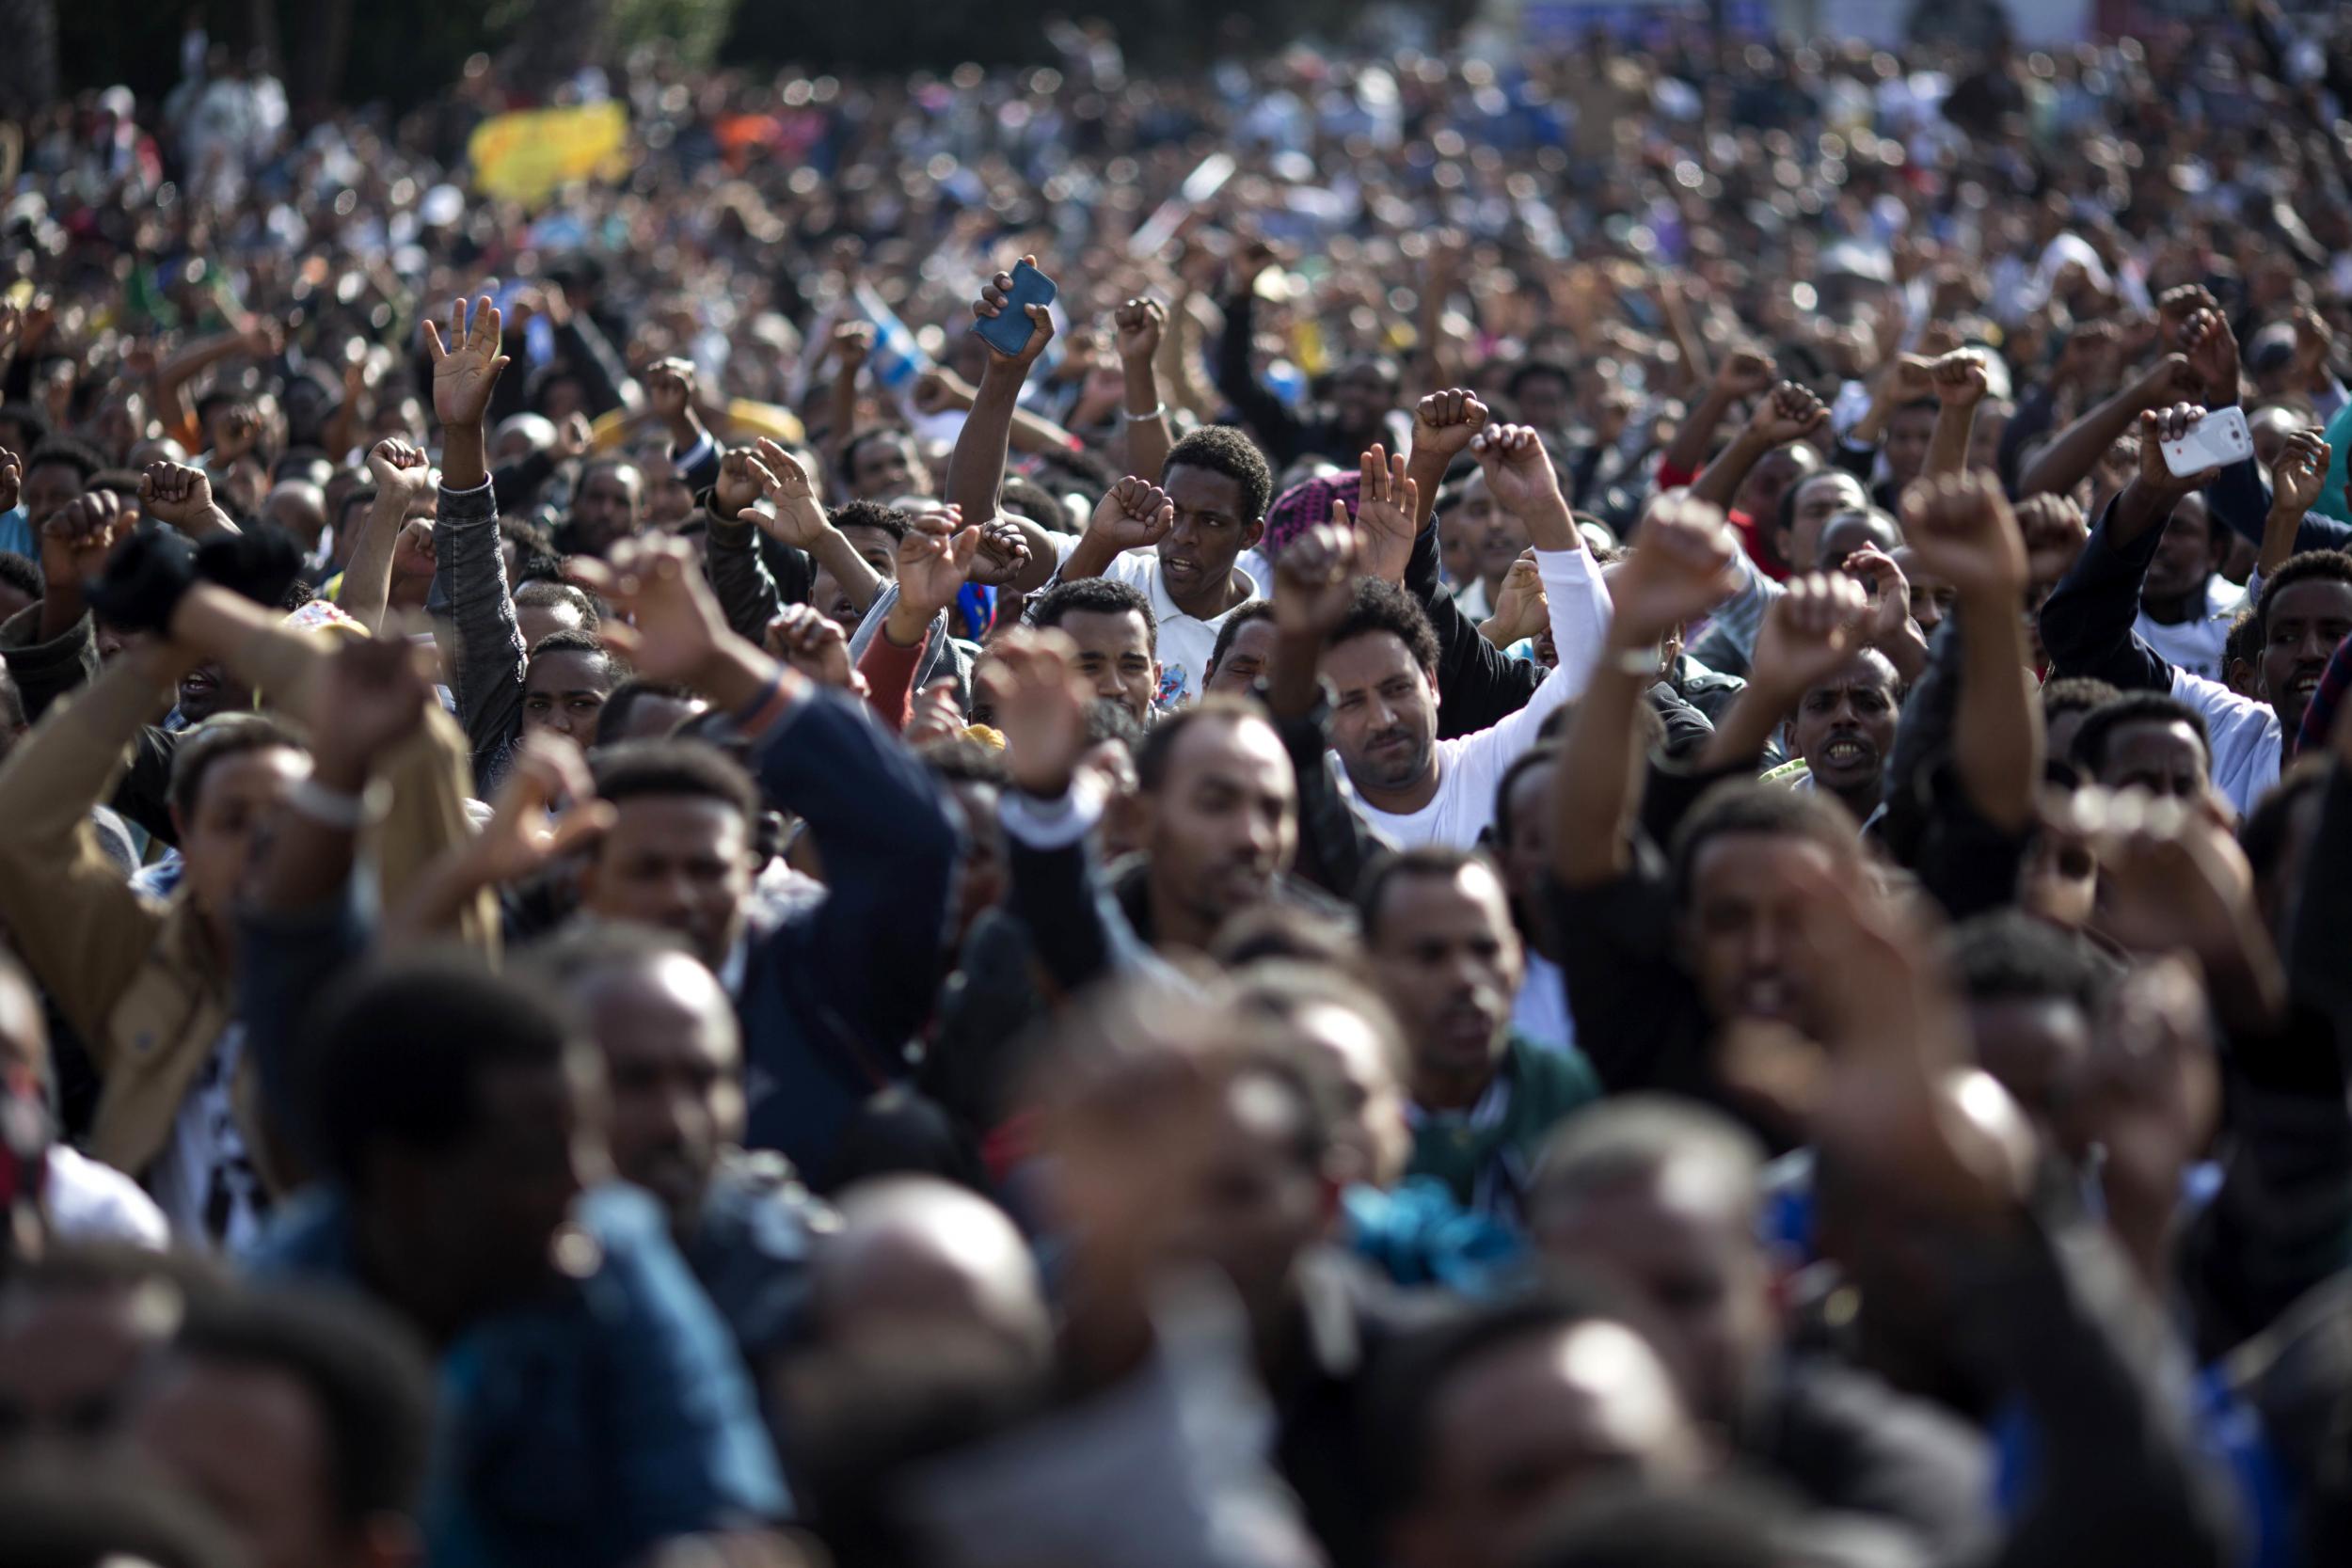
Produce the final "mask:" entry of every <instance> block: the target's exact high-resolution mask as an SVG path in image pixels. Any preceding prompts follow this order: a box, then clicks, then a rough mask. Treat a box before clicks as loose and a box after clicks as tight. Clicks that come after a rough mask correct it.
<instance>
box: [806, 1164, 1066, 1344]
mask: <svg viewBox="0 0 2352 1568" xmlns="http://www.w3.org/2000/svg"><path fill="white" fill-rule="evenodd" d="M840 1208H841V1228H840V1230H838V1231H837V1232H835V1233H834V1235H832V1236H830V1237H828V1238H827V1239H826V1241H825V1244H824V1246H823V1248H822V1249H821V1250H820V1251H819V1252H818V1255H817V1261H816V1268H815V1270H814V1273H813V1275H812V1276H811V1291H812V1298H811V1309H812V1314H813V1317H814V1321H815V1323H816V1324H817V1330H818V1338H821V1339H823V1340H824V1341H826V1342H827V1343H829V1344H831V1345H833V1346H834V1347H836V1348H842V1347H847V1346H850V1345H851V1344H852V1343H853V1342H855V1341H859V1340H870V1339H882V1338H891V1337H894V1336H895V1337H900V1338H907V1339H915V1340H919V1339H921V1338H927V1337H929V1336H930V1335H931V1334H933V1333H934V1332H944V1331H953V1330H968V1329H972V1328H978V1329H981V1330H983V1331H984V1332H986V1333H987V1334H988V1335H990V1336H991V1337H992V1338H996V1339H999V1340H1001V1341H1003V1342H1004V1343H1005V1344H1007V1345H1008V1346H1009V1347H1011V1348H1013V1349H1016V1350H1019V1351H1021V1352H1023V1353H1024V1354H1032V1355H1034V1356H1036V1357H1037V1358H1039V1359H1040V1360H1042V1359H1043V1358H1044V1356H1045V1355H1046V1354H1047V1351H1048V1348H1049V1345H1050V1342H1051V1338H1052V1328H1051V1325H1050V1323H1049V1322H1048V1320H1047V1316H1046V1310H1045V1298H1044V1292H1043V1290H1042V1288H1041V1285H1040V1283H1039V1281H1038V1274H1037V1262H1036V1259H1033V1258H1032V1257H1031V1256H1030V1255H1029V1248H1028V1243H1026V1242H1025V1241H1024V1240H1023V1239H1022V1236H1021V1232H1020V1231H1019V1230H1017V1229H1015V1228H1014V1227H1013V1224H1012V1221H1010V1220H1009V1219H1008V1218H1006V1217H1005V1213H1004V1211H1002V1210H1001V1209H998V1208H997V1207H996V1206H995V1205H994V1204H992V1203H990V1202H988V1201H987V1200H986V1199H984V1198H981V1197H979V1196H976V1195H975V1194H973V1193H971V1192H969V1191H967V1190H965V1189H964V1188H961V1187H958V1186H955V1185H952V1184H951V1183H948V1182H946V1181H940V1180H934V1179H932V1178H930V1177H914V1176H909V1177H890V1178H885V1179H882V1180H875V1181H867V1182H861V1183H860V1184H858V1185H857V1186H855V1187H852V1188H850V1190H849V1191H848V1192H847V1193H845V1194H843V1195H842V1197H841V1204H840Z"/></svg>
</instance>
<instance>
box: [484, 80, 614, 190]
mask: <svg viewBox="0 0 2352 1568" xmlns="http://www.w3.org/2000/svg"><path fill="white" fill-rule="evenodd" d="M627 147H628V110H626V109H624V108H622V107H621V105H620V104H618V103H583V104H580V105H579V106H577V107H574V108H566V109H517V110H516V111H515V112H514V113H512V114H504V115H496V116H493V117H492V118H490V119H485V120H484V121H483V122H482V123H481V124H479V125H477V126H475V127H474V130H473V135H471V136H470V137H469V138H468V139H467V142H466V156H467V158H468V159H469V161H470V162H471V163H472V165H473V183H474V189H476V190H478V191H482V192H484V193H485V194H486V195H489V196H494V197H497V198H501V200H509V201H521V202H525V203H537V202H541V201H545V200H547V199H548V198H549V197H551V196H553V195H554V194H555V193H556V191H557V190H558V189H559V188H560V187H562V186H564V185H567V184H570V183H571V182H573V181H575V180H617V179H619V178H620V177H621V176H622V175H624V174H626V173H628V157H627V155H626V152H627Z"/></svg>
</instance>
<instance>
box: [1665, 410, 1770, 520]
mask: <svg viewBox="0 0 2352 1568" xmlns="http://www.w3.org/2000/svg"><path fill="white" fill-rule="evenodd" d="M1768 451H1772V448H1771V447H1770V446H1769V445H1767V444H1766V443H1765V442H1764V441H1763V440H1762V439H1760V438H1759V437H1757V436H1755V435H1753V434H1752V433H1750V432H1748V431H1744V430H1743V431H1741V432H1740V434H1739V435H1738V436H1735V437H1733V439H1732V443H1731V445H1729V446H1727V447H1725V448H1724V450H1723V451H1721V452H1720V453H1718V454H1717V455H1716V458H1715V461H1714V462H1712V463H1709V464H1708V466H1707V469H1706V471H1705V472H1703V473H1701V474H1700V475H1699V477H1698V478H1696V479H1694V480H1692V482H1691V494H1692V497H1693V498H1695V499H1699V500H1703V501H1711V502H1713V503H1714V504H1715V505H1717V506H1720V507H1722V508H1724V510H1725V511H1729V510H1730V509H1731V498H1732V497H1734V496H1736V495H1738V494H1739V493H1740V483H1741V482H1742V481H1743V480H1745V479H1746V478H1747V477H1748V470H1749V469H1751V468H1753V467H1756V465H1757V464H1758V463H1761V462H1763V461H1764V454H1765V453H1766V452H1768ZM1686 467H1687V465H1686Z"/></svg>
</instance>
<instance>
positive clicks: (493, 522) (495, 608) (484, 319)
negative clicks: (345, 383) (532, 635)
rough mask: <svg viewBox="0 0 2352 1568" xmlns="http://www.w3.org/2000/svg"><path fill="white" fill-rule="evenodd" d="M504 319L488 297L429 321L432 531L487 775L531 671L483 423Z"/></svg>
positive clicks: (465, 715)
mask: <svg viewBox="0 0 2352 1568" xmlns="http://www.w3.org/2000/svg"><path fill="white" fill-rule="evenodd" d="M503 327H504V321H503V318H502V317H501V313H500V311H499V310H498V309H496V308H495V307H493V306H492V305H491V304H490V301H489V298H488V296H487V295H485V296H484V297H482V298H481V299H478V300H476V301H475V302H474V304H473V307H472V309H470V311H469V309H467V306H466V302H465V301H464V300H462V299H460V300H458V301H456V302H455V303H453V305H452V306H451V307H450V316H449V331H448V336H447V337H446V338H444V337H443V335H442V331H441V327H440V325H438V324H437V323H436V322H433V321H431V320H427V321H426V322H425V324H424V334H425V350H426V353H427V355H428V356H430V357H431V359H432V362H433V414H434V418H435V419H436V420H438V421H439V423H440V426H441V501H440V509H439V515H438V517H437V521H436V523H435V525H434V530H433V534H434V576H435V578H436V579H437V580H436V584H435V586H436V589H437V592H438V594H440V596H441V597H442V598H444V599H445V600H446V601H447V602H448V604H449V606H450V609H451V611H452V613H453V616H454V618H455V621H456V635H457V668H456V676H455V680H454V682H453V684H454V685H455V687H456V696H457V716H458V720H459V721H460V722H461V723H463V724H464V725H465V728H466V737H467V740H468V741H469V743H470V744H471V746H472V747H473V753H474V771H475V772H476V773H478V774H481V775H483V776H484V778H485V780H487V779H488V776H489V775H490V773H491V772H492V771H493V770H494V769H495V768H496V767H497V765H498V759H499V757H500V756H501V753H503V752H505V750H506V749H507V747H508V746H509V745H510V744H511V743H512V742H513V741H514V739H515V737H516V736H517V735H519V734H520V733H521V732H522V721H523V677H524V673H525V672H526V671H527V669H528V668H529V665H530V655H529V651H528V650H527V649H526V648H525V647H524V646H523V634H522V626H521V625H520V623H518V622H517V621H516V617H515V601H514V599H513V598H512V596H510V594H508V592H507V585H506V562H505V561H504V559H503V558H502V557H501V555H500V553H499V527H498V500H497V499H496V497H495V496H494V495H493V494H492V492H491V489H490V470H489V467H488V463H487V458H486V456H485V451H486V435H485V431H484V428H483V420H484V418H485V415H486V413H487V411H488V409H489V406H490V396H491V392H492V390H493V388H496V387H497V385H498V380H499V376H500V374H501V372H503V371H504V370H505V369H506V365H507V356H505V355H504V354H501V352H499V349H500V341H501V335H502V331H503Z"/></svg>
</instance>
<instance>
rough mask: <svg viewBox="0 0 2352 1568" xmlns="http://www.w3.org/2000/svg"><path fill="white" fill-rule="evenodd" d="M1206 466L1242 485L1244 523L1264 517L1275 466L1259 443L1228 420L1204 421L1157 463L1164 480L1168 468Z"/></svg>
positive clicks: (1272, 484)
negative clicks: (1221, 421)
mask: <svg viewBox="0 0 2352 1568" xmlns="http://www.w3.org/2000/svg"><path fill="white" fill-rule="evenodd" d="M1180 466H1181V467H1187V468H1206V469H1208V470H1209V472H1211V473H1214V474H1223V475H1224V476H1225V477H1226V478H1228V479H1230V480H1232V482H1233V483H1236V484H1238V485H1240V486H1241V510H1242V516H1241V520H1242V523H1243V525H1244V526H1245V527H1246V526H1248V524H1251V523H1261V522H1263V521H1265V509H1266V506H1267V504H1268V503H1269V502H1271V501H1272V500H1273V499H1274V469H1273V468H1272V467H1269V466H1268V465H1267V463H1266V460H1265V453H1264V452H1263V451H1259V450H1258V443H1257V442H1255V441H1252V440H1251V439H1250V438H1249V437H1248V436H1245V435H1243V434H1242V433H1241V432H1240V431H1238V430H1236V429H1234V428H1233V427H1232V425H1229V424H1204V425H1202V426H1201V427H1200V429H1198V430H1196V431H1194V432H1192V433H1191V434H1190V435H1188V436H1185V437H1184V439H1183V440H1181V441H1179V442H1177V443H1176V444H1175V445H1174V446H1172V447H1170V448H1168V461H1167V462H1166V463H1165V464H1163V465H1161V467H1160V477H1161V480H1162V481H1163V482H1165V481H1166V479H1167V477H1168V470H1169V469H1170V468H1174V467H1180Z"/></svg>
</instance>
